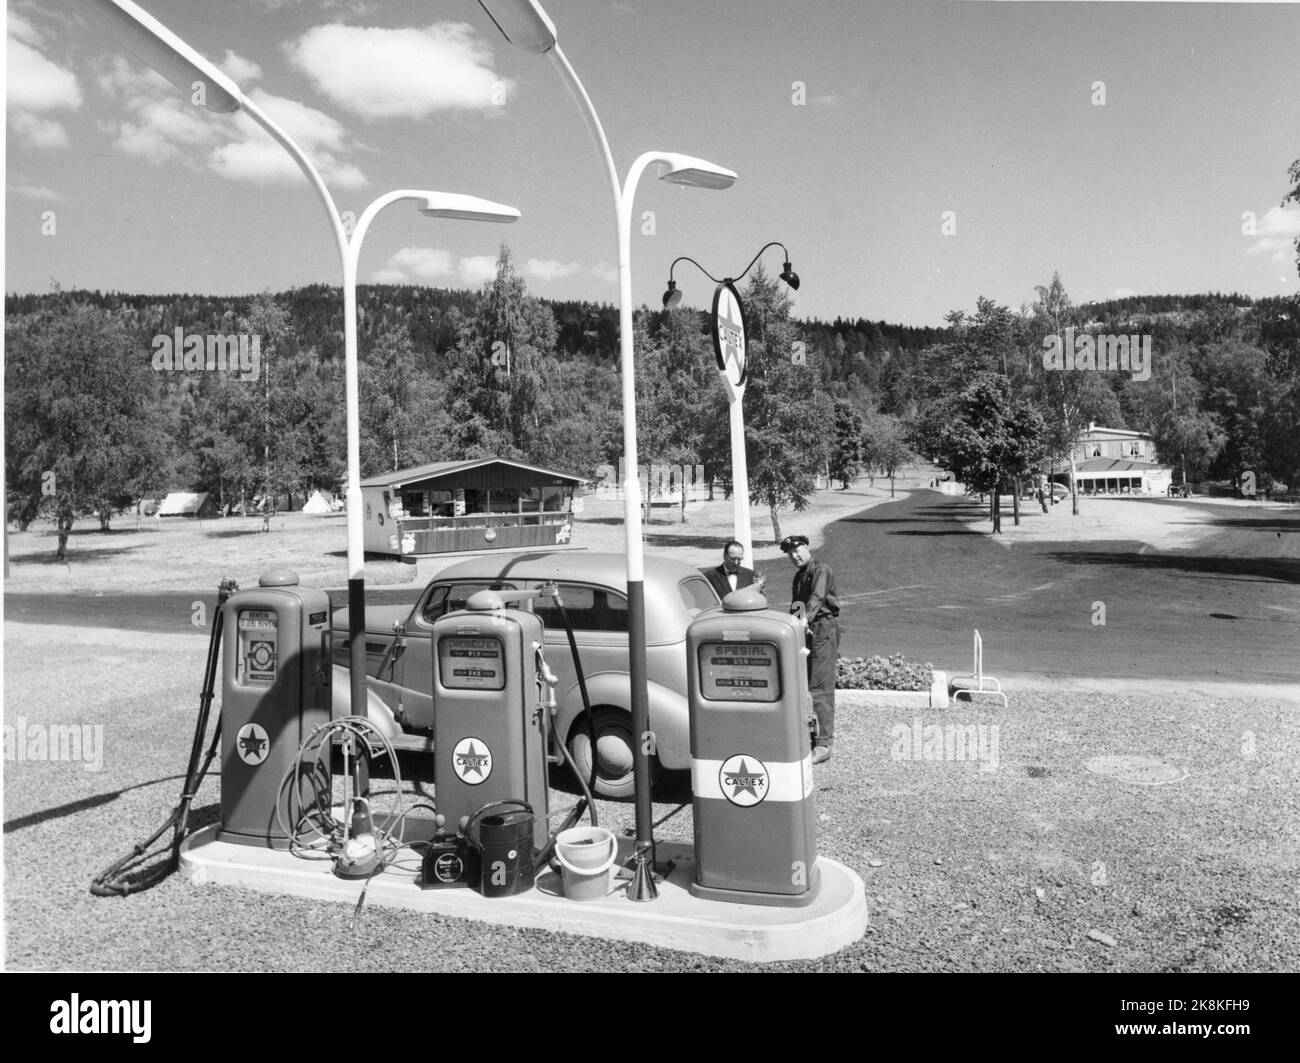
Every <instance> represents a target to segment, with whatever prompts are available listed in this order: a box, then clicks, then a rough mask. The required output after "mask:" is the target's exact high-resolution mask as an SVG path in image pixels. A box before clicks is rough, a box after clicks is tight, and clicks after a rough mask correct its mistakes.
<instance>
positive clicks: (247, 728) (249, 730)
mask: <svg viewBox="0 0 1300 1063" xmlns="http://www.w3.org/2000/svg"><path fill="white" fill-rule="evenodd" d="M270 746H271V739H270V737H269V736H268V735H267V733H266V731H265V730H263V729H262V728H261V727H260V726H259V725H258V724H255V723H246V724H244V726H243V727H241V728H240V729H239V733H238V734H237V735H236V736H235V749H236V751H237V752H238V753H239V759H240V760H242V761H243V762H244V763H245V764H261V763H262V761H264V760H265V759H266V755H267V753H268V752H270Z"/></svg>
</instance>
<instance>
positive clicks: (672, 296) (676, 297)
mask: <svg viewBox="0 0 1300 1063" xmlns="http://www.w3.org/2000/svg"><path fill="white" fill-rule="evenodd" d="M681 301H682V293H681V292H679V291H678V290H677V282H676V281H674V280H670V281H669V282H668V290H667V291H666V292H664V309H665V310H671V309H673V307H675V306H677V304H678V303H680V302H681Z"/></svg>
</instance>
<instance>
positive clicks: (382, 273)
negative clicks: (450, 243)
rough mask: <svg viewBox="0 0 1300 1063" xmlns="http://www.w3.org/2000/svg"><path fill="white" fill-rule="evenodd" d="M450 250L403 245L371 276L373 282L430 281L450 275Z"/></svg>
mask: <svg viewBox="0 0 1300 1063" xmlns="http://www.w3.org/2000/svg"><path fill="white" fill-rule="evenodd" d="M452 272H453V271H452V263H451V252H450V251H444V250H443V249H442V248H440V247H404V248H402V249H401V250H400V251H398V252H397V253H396V254H394V255H392V256H391V257H390V258H389V259H388V262H387V263H386V264H385V265H384V268H383V269H381V270H377V271H376V272H375V273H374V274H372V276H371V278H370V279H371V280H372V281H373V282H374V283H375V284H410V283H412V282H415V281H423V282H425V283H430V282H432V281H437V280H442V279H443V278H444V277H450V276H451V275H452Z"/></svg>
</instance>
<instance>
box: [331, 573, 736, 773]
mask: <svg viewBox="0 0 1300 1063" xmlns="http://www.w3.org/2000/svg"><path fill="white" fill-rule="evenodd" d="M547 581H554V582H555V584H556V585H557V586H558V587H559V590H560V595H561V600H562V601H563V603H564V608H565V612H567V613H568V616H569V620H570V623H571V624H572V625H573V628H574V637H575V640H576V641H577V643H578V650H579V653H580V656H581V658H582V668H583V672H584V674H585V675H586V680H587V692H588V695H589V697H590V700H591V705H592V715H593V724H594V728H595V733H596V791H597V793H598V794H600V795H602V796H605V797H627V796H630V795H631V793H632V716H631V706H632V703H631V684H630V682H629V679H628V652H627V595H626V593H625V589H626V586H627V570H626V559H625V558H624V556H623V555H622V554H602V553H586V552H578V551H573V552H568V551H564V552H558V553H549V554H540V553H529V554H515V555H511V556H504V557H503V556H493V555H490V554H489V555H486V556H483V557H478V558H472V559H469V560H466V561H461V562H459V563H457V564H455V565H452V566H451V567H449V568H446V569H444V570H443V571H442V572H440V573H439V574H438V575H437V576H435V577H434V579H433V580H432V581H430V583H429V584H428V586H426V587H425V588H424V592H423V593H422V594H421V595H420V597H419V600H418V601H416V603H415V606H414V608H412V607H410V606H406V605H400V606H391V605H390V606H369V605H368V606H367V607H366V672H367V675H368V677H369V678H368V679H367V684H368V687H369V696H368V702H367V714H368V715H369V717H370V718H371V720H373V721H374V722H375V723H377V724H378V725H379V726H381V727H382V728H384V730H385V731H386V732H387V733H388V734H389V736H390V738H392V739H393V743H394V745H395V746H396V747H397V748H399V749H410V750H422V751H431V750H432V748H433V743H432V738H431V735H432V730H431V728H432V720H433V713H434V710H435V707H434V704H433V696H432V688H433V658H432V653H433V650H432V638H431V636H432V631H433V624H434V621H436V620H437V619H438V618H439V617H441V616H443V615H444V614H446V613H449V612H452V611H454V610H457V609H464V608H465V605H466V602H467V601H468V600H469V597H470V595H472V594H473V593H474V592H476V591H480V590H485V589H500V588H508V589H518V590H528V589H533V588H538V587H541V586H542V585H543V584H544V583H546V582H547ZM717 604H718V596H717V594H716V593H715V592H714V590H713V588H712V587H711V586H709V582H708V580H706V579H705V578H704V577H703V576H702V575H701V574H700V572H699V570H698V569H695V568H692V567H690V566H689V565H686V564H683V563H681V562H678V561H673V560H670V559H668V558H662V557H653V556H648V557H646V559H645V612H646V667H647V677H648V680H649V683H648V685H649V699H650V730H651V731H653V732H654V735H655V745H656V759H657V761H658V764H659V765H660V766H662V767H663V768H666V769H668V770H686V769H688V768H689V767H690V728H689V718H688V715H687V708H686V628H687V625H689V624H690V622H691V620H692V619H693V618H694V617H695V616H697V615H698V614H699V613H700V612H702V611H703V610H705V609H711V608H713V607H714V606H716V605H717ZM522 607H523V608H528V609H531V610H532V611H533V612H535V613H536V614H537V615H538V616H540V617H541V619H542V623H543V624H544V625H545V630H546V635H545V639H546V645H545V654H546V660H547V663H548V664H549V665H550V667H551V669H552V670H553V671H554V672H555V673H556V675H557V676H558V677H559V680H560V682H559V685H558V686H557V687H556V690H555V695H556V701H557V703H558V707H557V712H556V716H555V728H556V733H557V734H558V735H560V736H562V737H563V739H564V740H565V742H566V743H567V744H568V747H569V750H570V751H571V752H572V754H573V758H574V761H575V762H576V763H577V765H578V767H579V768H580V769H581V770H582V771H583V772H586V773H589V772H590V770H591V743H590V740H589V738H588V735H587V729H586V725H585V723H584V720H583V713H582V694H581V691H580V690H579V688H578V680H577V673H576V671H575V669H574V665H573V656H572V653H571V652H570V649H569V643H568V638H567V636H566V634H565V631H564V626H563V624H562V623H561V620H560V616H559V611H558V609H557V608H556V606H555V604H554V602H553V601H552V600H551V599H550V598H545V597H543V598H538V599H535V600H533V601H532V602H531V603H527V602H526V603H523V605H522ZM333 628H334V632H333V645H334V662H335V668H336V674H335V676H334V683H333V688H334V699H335V706H334V713H335V715H346V713H347V711H348V707H347V701H348V699H349V690H348V676H347V672H346V667H347V665H348V661H349V648H348V614H347V610H346V609H342V610H339V611H337V612H335V614H334V620H333Z"/></svg>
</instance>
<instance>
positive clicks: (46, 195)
mask: <svg viewBox="0 0 1300 1063" xmlns="http://www.w3.org/2000/svg"><path fill="white" fill-rule="evenodd" d="M9 190H10V191H11V192H13V193H14V194H15V195H19V196H22V197H23V198H24V199H40V200H47V201H49V202H51V203H57V202H59V201H60V200H62V199H63V197H62V196H61V195H59V193H57V192H56V191H54V189H52V188H46V187H45V186H44V185H27V184H21V185H10V186H9Z"/></svg>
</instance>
